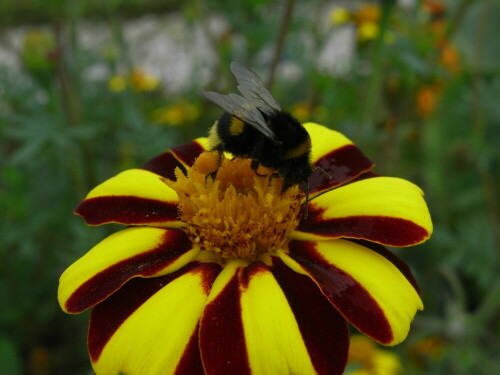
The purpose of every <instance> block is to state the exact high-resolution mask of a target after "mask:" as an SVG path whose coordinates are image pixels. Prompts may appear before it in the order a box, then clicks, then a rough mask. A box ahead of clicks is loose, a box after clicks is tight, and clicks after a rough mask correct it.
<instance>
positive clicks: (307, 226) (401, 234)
mask: <svg viewBox="0 0 500 375" xmlns="http://www.w3.org/2000/svg"><path fill="white" fill-rule="evenodd" d="M308 209H309V212H308V216H307V219H306V220H302V221H301V222H300V223H299V226H298V227H297V230H298V231H301V232H306V233H313V234H317V235H320V236H325V237H332V238H340V237H347V238H359V239H364V240H368V241H374V242H380V243H383V244H385V245H389V246H409V245H411V244H416V243H419V242H421V241H423V239H425V238H427V237H429V233H428V232H427V231H426V230H425V228H423V227H421V226H419V225H417V224H415V223H414V222H412V221H410V220H406V219H401V218H396V217H388V216H368V215H366V216H364V215H363V216H348V217H340V218H325V217H324V215H323V213H324V212H325V209H324V208H322V207H319V206H318V205H316V204H314V201H313V202H311V203H309V206H308Z"/></svg>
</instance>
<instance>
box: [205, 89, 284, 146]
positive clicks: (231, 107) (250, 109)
mask: <svg viewBox="0 0 500 375" xmlns="http://www.w3.org/2000/svg"><path fill="white" fill-rule="evenodd" d="M201 94H202V95H203V96H204V97H205V98H207V99H208V100H210V101H211V102H213V103H215V104H217V105H218V106H219V107H221V108H222V109H223V110H224V111H226V112H228V113H230V114H232V115H234V116H236V117H238V118H240V119H241V120H243V121H244V122H245V123H248V124H250V125H251V126H253V127H254V128H256V129H257V130H258V131H260V132H261V133H262V134H264V135H265V136H266V137H268V138H271V139H273V140H275V141H277V138H276V135H275V134H274V132H273V131H272V130H271V129H270V128H269V126H267V124H266V120H265V119H264V116H262V113H261V112H260V111H259V108H257V106H256V105H255V104H253V103H250V102H249V101H248V100H247V99H245V98H243V97H242V96H240V95H237V94H228V95H223V94H219V93H218V92H214V91H203V92H202V93H201Z"/></svg>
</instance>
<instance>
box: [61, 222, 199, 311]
mask: <svg viewBox="0 0 500 375" xmlns="http://www.w3.org/2000/svg"><path fill="white" fill-rule="evenodd" d="M192 247H193V245H192V243H191V241H190V240H189V239H188V237H187V236H186V234H185V233H184V232H183V231H181V230H179V229H170V230H168V231H167V232H165V235H164V240H163V241H162V243H161V244H160V245H158V247H156V248H155V249H152V250H150V251H148V252H145V253H142V254H139V255H136V256H134V257H132V258H127V259H126V260H123V261H121V262H118V263H116V264H114V265H112V266H111V267H108V268H106V269H105V270H104V271H102V272H100V273H98V274H96V275H95V276H94V277H92V278H91V279H89V280H88V281H87V282H85V283H83V284H82V285H81V286H80V287H79V288H78V289H77V290H75V292H73V293H72V295H71V297H70V298H69V299H68V300H67V301H66V304H65V307H66V309H67V311H68V312H70V313H71V312H73V313H78V312H81V311H84V310H86V309H88V308H89V307H92V306H93V305H95V304H96V303H99V302H100V301H102V300H104V299H105V298H107V297H108V296H109V295H111V294H112V293H114V292H115V291H116V290H117V289H119V288H120V287H121V286H122V285H123V284H124V283H125V282H127V280H129V279H131V278H133V277H136V276H142V277H147V276H151V275H154V274H155V273H157V272H158V271H159V270H161V269H163V268H165V267H166V266H167V265H168V264H169V263H171V262H173V261H175V260H177V259H178V258H179V256H180V255H182V254H183V253H185V252H186V251H188V250H190V249H191V248H192Z"/></svg>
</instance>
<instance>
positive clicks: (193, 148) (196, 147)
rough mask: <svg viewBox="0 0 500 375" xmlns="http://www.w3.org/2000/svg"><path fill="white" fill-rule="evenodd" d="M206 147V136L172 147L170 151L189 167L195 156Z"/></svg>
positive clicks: (205, 149)
mask: <svg viewBox="0 0 500 375" xmlns="http://www.w3.org/2000/svg"><path fill="white" fill-rule="evenodd" d="M208 149H209V146H208V138H196V139H195V140H194V141H191V142H189V143H186V144H184V145H182V146H177V147H173V148H171V149H170V151H171V152H172V154H173V155H174V156H175V157H176V158H177V160H179V161H180V162H181V163H182V164H183V165H184V166H186V167H191V166H192V165H193V164H194V161H195V160H196V158H197V157H198V156H199V155H200V154H201V153H202V152H203V151H207V150H208Z"/></svg>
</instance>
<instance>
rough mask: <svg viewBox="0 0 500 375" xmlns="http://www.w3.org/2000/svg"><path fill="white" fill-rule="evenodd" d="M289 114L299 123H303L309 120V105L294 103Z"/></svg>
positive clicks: (303, 102)
mask: <svg viewBox="0 0 500 375" xmlns="http://www.w3.org/2000/svg"><path fill="white" fill-rule="evenodd" d="M290 112H291V113H292V115H294V116H295V118H296V119H297V120H299V121H300V122H305V120H306V119H308V118H311V112H312V109H311V105H310V104H309V103H308V102H306V101H301V102H298V103H295V104H294V105H293V106H292V107H291V108H290Z"/></svg>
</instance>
